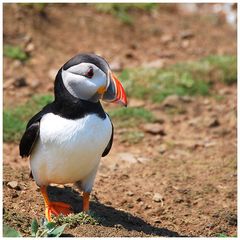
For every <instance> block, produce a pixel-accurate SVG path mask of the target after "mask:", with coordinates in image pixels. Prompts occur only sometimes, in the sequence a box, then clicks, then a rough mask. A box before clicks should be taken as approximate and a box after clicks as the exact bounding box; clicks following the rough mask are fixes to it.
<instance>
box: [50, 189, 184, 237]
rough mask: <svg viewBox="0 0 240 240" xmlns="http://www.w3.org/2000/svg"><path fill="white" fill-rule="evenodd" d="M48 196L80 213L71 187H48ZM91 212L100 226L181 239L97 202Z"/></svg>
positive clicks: (74, 192)
mask: <svg viewBox="0 0 240 240" xmlns="http://www.w3.org/2000/svg"><path fill="white" fill-rule="evenodd" d="M48 195H49V197H50V199H51V200H53V201H63V202H66V203H69V204H70V205H71V206H72V208H73V210H74V212H75V213H78V212H81V211H82V198H81V196H80V195H79V193H78V192H77V191H75V190H74V189H73V188H71V187H64V188H59V187H55V186H49V187H48ZM90 208H91V211H92V212H93V213H94V215H96V216H97V217H98V219H100V224H101V225H103V226H105V227H116V226H117V227H120V228H125V229H126V230H128V231H132V230H135V231H138V232H144V233H145V234H148V235H152V236H165V237H183V236H181V235H179V234H178V233H177V232H174V231H171V230H168V229H167V228H158V227H154V226H152V225H150V224H149V223H147V222H145V221H144V220H143V219H141V218H139V217H136V216H133V215H132V214H130V213H128V212H125V211H121V210H117V209H115V208H113V207H110V206H105V205H103V204H102V203H100V202H99V201H98V200H96V201H91V202H90Z"/></svg>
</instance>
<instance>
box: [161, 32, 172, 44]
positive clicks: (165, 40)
mask: <svg viewBox="0 0 240 240" xmlns="http://www.w3.org/2000/svg"><path fill="white" fill-rule="evenodd" d="M173 39H174V37H173V36H172V35H170V34H165V35H163V36H162V37H161V42H162V43H163V44H167V43H169V42H172V41H173Z"/></svg>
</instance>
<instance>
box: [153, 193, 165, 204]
mask: <svg viewBox="0 0 240 240" xmlns="http://www.w3.org/2000/svg"><path fill="white" fill-rule="evenodd" d="M153 201H154V202H163V197H162V195H161V194H160V193H155V194H154V195H153Z"/></svg>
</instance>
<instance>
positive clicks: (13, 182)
mask: <svg viewBox="0 0 240 240" xmlns="http://www.w3.org/2000/svg"><path fill="white" fill-rule="evenodd" d="M7 186H8V187H9V188H12V189H16V190H20V187H19V185H18V182H17V181H11V182H8V183H7Z"/></svg>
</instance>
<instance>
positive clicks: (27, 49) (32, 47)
mask: <svg viewBox="0 0 240 240" xmlns="http://www.w3.org/2000/svg"><path fill="white" fill-rule="evenodd" d="M34 49H35V45H34V44H33V43H29V44H27V46H26V48H25V51H26V52H32V51H34Z"/></svg>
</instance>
